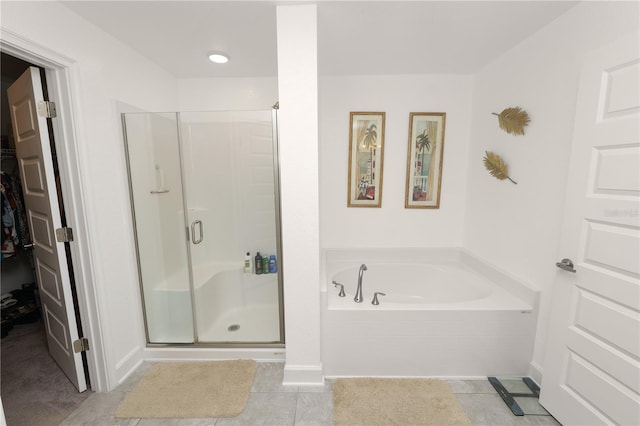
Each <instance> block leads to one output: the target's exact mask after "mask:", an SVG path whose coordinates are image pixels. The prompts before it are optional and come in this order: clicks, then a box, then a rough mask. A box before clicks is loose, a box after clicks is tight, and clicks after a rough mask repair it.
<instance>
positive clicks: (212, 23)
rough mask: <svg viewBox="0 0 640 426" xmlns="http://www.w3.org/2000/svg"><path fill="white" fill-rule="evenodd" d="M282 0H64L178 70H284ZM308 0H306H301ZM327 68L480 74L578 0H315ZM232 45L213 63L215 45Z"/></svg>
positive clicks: (190, 73) (323, 68)
mask: <svg viewBox="0 0 640 426" xmlns="http://www.w3.org/2000/svg"><path fill="white" fill-rule="evenodd" d="M277 3H283V2H276V1H237V0H236V1H149V0H146V1H64V2H63V4H64V5H66V6H67V7H68V8H70V9H71V10H73V11H74V12H76V13H77V14H79V15H81V16H82V17H84V18H85V19H87V20H89V21H91V22H93V23H94V24H95V25H97V26H98V27H100V28H102V29H103V30H104V31H106V32H107V33H110V34H112V35H113V36H114V37H116V38H118V39H119V40H121V41H122V42H124V43H125V44H127V45H129V46H131V47H132V48H133V49H135V50H137V51H138V52H140V53H141V54H142V55H144V56H146V57H147V58H149V59H150V60H151V61H153V62H155V63H157V64H158V65H160V66H161V67H162V68H164V69H166V70H167V71H169V72H170V73H171V74H173V75H174V76H175V77H177V78H209V77H271V76H276V75H277V60H276V4H277ZM297 3H304V2H297ZM310 3H317V4H318V67H319V73H320V74H321V75H334V74H336V75H343V74H355V75H359V74H362V75H366V74H369V75H372V74H434V73H445V74H472V73H475V72H477V71H478V70H479V69H480V68H482V67H483V66H484V65H486V64H487V63H490V62H491V61H492V60H494V59H495V58H497V57H498V56H500V54H501V53H503V52H505V51H506V50H508V49H510V48H511V47H513V46H515V45H516V44H518V43H519V42H521V41H522V40H524V39H526V38H527V37H528V36H529V35H531V34H533V33H535V32H536V31H537V30H539V29H540V28H542V27H543V26H545V25H546V24H548V23H549V22H551V21H553V20H554V19H555V18H557V17H558V16H559V15H561V14H562V13H564V12H565V11H566V10H567V9H569V8H571V7H573V6H574V5H575V4H576V3H577V2H575V1H407V2H404V1H402V2H400V1H316V2H310ZM212 50H220V51H224V52H227V53H228V54H229V55H230V57H231V61H230V62H229V63H227V64H225V65H214V64H212V63H211V62H209V61H208V59H207V52H209V51H212Z"/></svg>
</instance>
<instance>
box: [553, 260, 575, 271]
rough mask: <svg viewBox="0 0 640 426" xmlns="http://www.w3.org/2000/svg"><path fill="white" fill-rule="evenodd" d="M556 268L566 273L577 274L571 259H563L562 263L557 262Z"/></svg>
mask: <svg viewBox="0 0 640 426" xmlns="http://www.w3.org/2000/svg"><path fill="white" fill-rule="evenodd" d="M556 266H557V267H558V268H560V269H562V270H564V271H569V272H576V270H575V269H573V262H572V261H571V259H562V260H561V261H560V262H556Z"/></svg>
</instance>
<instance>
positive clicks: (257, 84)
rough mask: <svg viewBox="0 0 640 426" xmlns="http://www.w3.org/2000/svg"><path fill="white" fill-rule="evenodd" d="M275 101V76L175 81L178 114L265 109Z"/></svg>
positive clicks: (276, 92)
mask: <svg viewBox="0 0 640 426" xmlns="http://www.w3.org/2000/svg"><path fill="white" fill-rule="evenodd" d="M277 100H278V79H277V77H262V78H257V77H256V78H188V79H179V80H178V110H179V111H223V110H266V109H271V107H272V106H273V104H275V103H276V101H277Z"/></svg>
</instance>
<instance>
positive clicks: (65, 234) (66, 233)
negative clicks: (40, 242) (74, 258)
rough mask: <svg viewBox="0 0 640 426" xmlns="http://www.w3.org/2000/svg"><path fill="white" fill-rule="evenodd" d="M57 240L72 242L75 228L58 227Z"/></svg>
mask: <svg viewBox="0 0 640 426" xmlns="http://www.w3.org/2000/svg"><path fill="white" fill-rule="evenodd" d="M56 241H57V242H59V243H70V242H71V241H73V229H71V228H66V227H65V228H58V229H56Z"/></svg>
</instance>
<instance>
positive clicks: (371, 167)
mask: <svg viewBox="0 0 640 426" xmlns="http://www.w3.org/2000/svg"><path fill="white" fill-rule="evenodd" d="M384 119H385V116H384V112H352V113H350V120H349V190H348V197H349V198H348V203H347V206H348V207H380V206H381V205H382V158H383V152H384Z"/></svg>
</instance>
